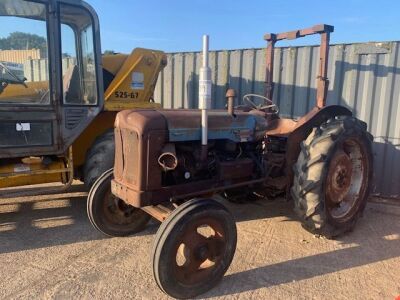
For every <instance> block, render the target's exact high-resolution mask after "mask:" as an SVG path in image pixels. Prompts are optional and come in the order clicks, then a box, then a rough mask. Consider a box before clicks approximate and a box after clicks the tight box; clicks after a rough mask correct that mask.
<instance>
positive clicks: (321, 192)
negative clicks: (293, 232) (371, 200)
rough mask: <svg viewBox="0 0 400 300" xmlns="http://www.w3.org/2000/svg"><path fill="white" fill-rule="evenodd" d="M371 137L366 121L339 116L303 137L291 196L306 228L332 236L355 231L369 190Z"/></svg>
mask: <svg viewBox="0 0 400 300" xmlns="http://www.w3.org/2000/svg"><path fill="white" fill-rule="evenodd" d="M372 139H373V138H372V135H371V134H369V133H368V132H367V125H366V124H365V123H364V122H362V121H360V120H358V119H356V118H354V117H349V116H339V117H336V118H333V119H330V120H328V121H327V122H326V123H324V124H322V125H321V126H320V127H318V128H314V130H313V131H312V132H311V134H310V135H309V136H308V138H307V139H306V140H305V141H303V143H302V144H301V152H300V155H299V158H298V160H297V163H296V164H295V165H294V173H295V176H294V182H293V186H292V189H291V194H292V197H293V199H294V202H295V211H296V212H297V214H298V215H299V216H300V217H301V219H302V221H303V225H304V226H305V227H306V229H308V230H310V231H312V232H314V233H317V234H321V235H324V236H326V237H328V238H334V237H336V236H338V235H340V234H342V233H345V232H347V231H350V230H352V228H353V227H354V225H355V224H356V222H357V219H358V218H359V217H360V215H362V212H363V210H364V208H365V205H366V203H367V200H368V196H369V193H370V187H371V180H372V147H371V141H372Z"/></svg>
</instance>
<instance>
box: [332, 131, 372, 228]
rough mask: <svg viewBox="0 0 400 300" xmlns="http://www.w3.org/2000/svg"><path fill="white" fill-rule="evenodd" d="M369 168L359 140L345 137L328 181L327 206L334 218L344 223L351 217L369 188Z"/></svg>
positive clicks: (335, 156)
mask: <svg viewBox="0 0 400 300" xmlns="http://www.w3.org/2000/svg"><path fill="white" fill-rule="evenodd" d="M368 167H369V166H368V164H367V158H366V156H365V150H364V148H363V147H362V143H361V142H360V140H359V138H358V137H349V138H346V139H344V140H343V141H341V142H340V143H339V144H338V146H337V149H336V151H335V153H334V154H333V156H332V158H331V160H330V162H329V167H328V173H327V177H326V182H325V203H326V206H327V209H328V211H329V214H330V217H331V218H333V219H335V220H337V221H340V222H345V221H346V220H348V219H349V218H351V217H352V214H353V213H354V212H355V211H356V210H357V207H358V205H359V203H360V200H362V197H363V195H364V192H365V189H366V186H367V185H366V183H367V181H366V180H367V170H368Z"/></svg>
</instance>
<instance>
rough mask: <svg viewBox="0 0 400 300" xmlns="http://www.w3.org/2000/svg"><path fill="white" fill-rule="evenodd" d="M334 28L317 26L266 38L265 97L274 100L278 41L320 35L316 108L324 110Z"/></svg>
mask: <svg viewBox="0 0 400 300" xmlns="http://www.w3.org/2000/svg"><path fill="white" fill-rule="evenodd" d="M333 30H334V27H333V26H330V25H326V24H319V25H315V26H313V27H311V28H306V29H299V30H294V31H290V32H284V33H279V34H274V33H269V34H266V35H265V36H264V39H265V40H267V41H268V46H267V51H266V54H267V55H266V61H267V63H266V75H265V78H266V79H265V92H264V93H265V96H266V97H267V98H268V99H272V96H273V90H274V82H273V72H274V47H275V44H276V42H277V41H280V40H285V39H287V40H293V39H297V38H301V37H305V36H307V35H313V34H320V35H321V44H320V51H319V68H318V74H317V101H316V106H318V107H319V108H322V107H324V106H325V103H326V96H327V92H328V83H329V81H328V77H327V72H328V56H329V35H330V33H331V32H333ZM314 59H316V58H314Z"/></svg>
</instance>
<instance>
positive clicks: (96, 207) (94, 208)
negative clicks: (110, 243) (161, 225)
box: [87, 169, 151, 237]
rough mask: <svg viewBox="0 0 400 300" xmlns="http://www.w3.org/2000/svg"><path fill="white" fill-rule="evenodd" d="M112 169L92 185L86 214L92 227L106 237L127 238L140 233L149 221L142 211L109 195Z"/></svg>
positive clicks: (148, 217) (148, 216)
mask: <svg viewBox="0 0 400 300" xmlns="http://www.w3.org/2000/svg"><path fill="white" fill-rule="evenodd" d="M113 176H114V175H113V169H111V170H108V171H107V172H105V173H104V174H103V175H101V176H100V178H99V179H97V181H96V182H95V183H94V184H93V186H92V188H91V189H90V192H89V196H88V201H87V213H88V217H89V220H90V222H91V223H92V225H93V227H94V228H96V229H97V230H99V231H100V232H102V233H104V234H105V235H108V236H113V237H115V236H128V235H132V234H135V233H138V232H140V231H142V230H143V229H144V228H145V227H146V224H147V223H148V222H149V220H150V219H151V217H150V215H148V214H147V213H146V212H144V211H143V210H141V209H139V208H136V207H133V206H131V205H128V204H126V203H125V202H124V201H123V200H121V199H119V198H117V197H115V196H114V195H113V194H112V193H111V180H112V178H113Z"/></svg>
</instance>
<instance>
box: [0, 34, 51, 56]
mask: <svg viewBox="0 0 400 300" xmlns="http://www.w3.org/2000/svg"><path fill="white" fill-rule="evenodd" d="M0 49H1V50H30V49H40V50H41V51H45V50H46V49H47V41H46V39H45V38H44V37H42V36H39V35H37V34H29V33H24V32H19V31H16V32H12V33H10V35H9V36H8V37H5V38H0Z"/></svg>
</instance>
